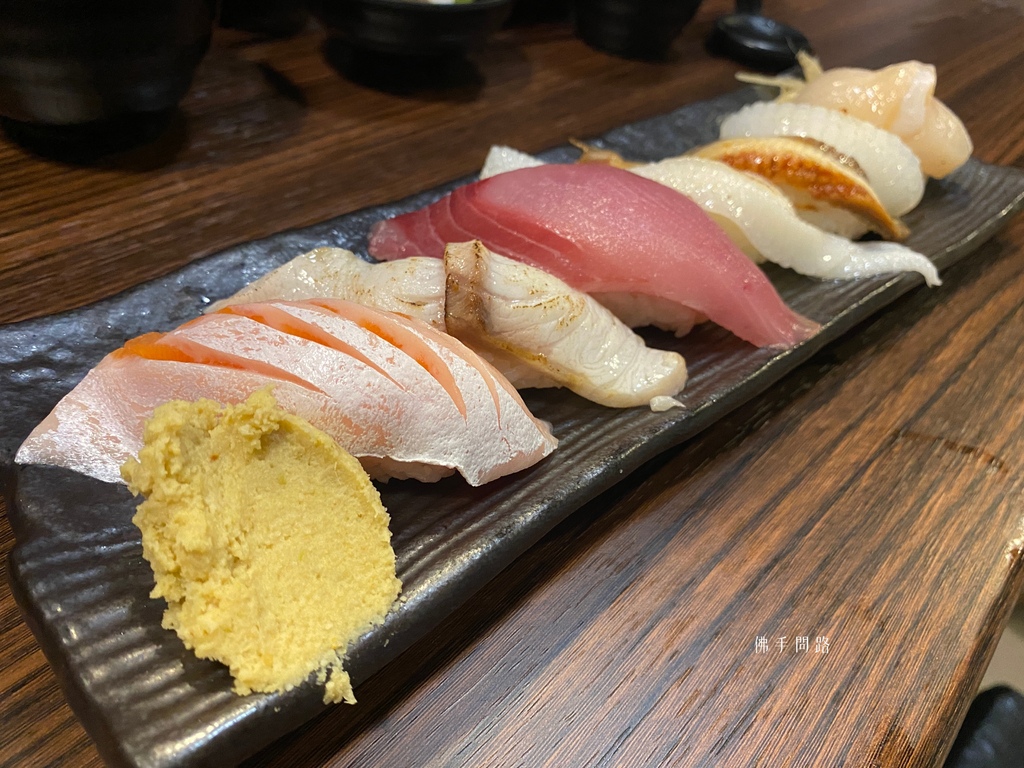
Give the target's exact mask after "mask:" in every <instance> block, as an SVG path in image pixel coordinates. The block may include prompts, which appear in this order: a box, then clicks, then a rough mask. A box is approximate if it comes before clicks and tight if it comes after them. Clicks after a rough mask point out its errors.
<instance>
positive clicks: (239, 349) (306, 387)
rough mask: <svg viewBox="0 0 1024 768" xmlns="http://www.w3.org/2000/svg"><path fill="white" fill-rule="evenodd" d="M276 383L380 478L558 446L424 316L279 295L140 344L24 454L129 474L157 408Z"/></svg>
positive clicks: (513, 463) (54, 415)
mask: <svg viewBox="0 0 1024 768" xmlns="http://www.w3.org/2000/svg"><path fill="white" fill-rule="evenodd" d="M268 386H270V387H272V388H273V391H274V396H275V398H276V399H277V401H278V403H279V404H280V405H281V407H282V408H284V409H285V410H286V411H288V412H290V413H294V414H295V415H297V416H301V417H303V418H305V419H306V420H308V421H309V422H310V423H311V424H313V425H314V426H315V427H317V428H319V429H321V430H323V431H324V432H326V433H327V434H329V435H330V436H331V437H333V438H334V439H335V440H336V441H337V442H338V444H339V445H340V446H341V447H342V448H344V449H346V450H347V451H348V452H349V453H351V454H353V455H354V456H356V457H357V458H358V459H360V461H361V462H362V463H363V466H364V467H365V468H366V469H367V471H368V472H369V473H370V474H371V475H373V476H374V477H376V478H377V479H388V478H391V477H398V478H404V477H412V478H416V479H420V480H425V481H429V480H436V479H438V478H439V477H442V476H444V475H446V474H451V472H452V471H453V470H457V471H458V472H459V473H461V474H462V475H463V477H465V478H466V480H467V482H469V483H470V484H471V485H481V484H483V483H486V482H488V481H490V480H493V479H495V478H498V477H501V476H503V475H506V474H509V473H512V472H517V471H519V470H521V469H525V468H526V467H529V466H531V465H532V464H534V463H536V462H537V461H539V460H540V459H541V458H543V457H544V456H546V455H547V454H549V453H550V452H551V451H552V450H554V448H555V446H556V441H555V439H554V437H552V435H551V433H550V431H549V430H548V428H547V426H545V425H544V424H543V423H542V422H540V421H538V420H537V419H535V418H534V417H533V416H532V415H531V414H530V412H529V411H528V410H527V408H526V406H525V405H524V404H523V402H522V400H521V399H520V398H519V395H518V393H517V392H516V391H515V390H514V389H513V388H512V387H511V386H510V385H509V384H508V382H506V381H505V380H504V379H503V378H502V376H501V375H500V374H498V373H497V372H496V371H494V369H493V368H492V367H491V366H490V365H488V364H487V363H486V362H485V361H484V360H482V359H480V358H479V357H478V356H477V355H476V354H474V353H473V352H471V351H470V350H468V349H467V348H466V347H465V346H464V345H462V344H461V343H459V342H458V341H456V340H455V339H453V338H451V337H450V336H447V335H446V334H443V333H439V332H437V331H436V330H434V329H433V328H431V327H430V326H428V325H426V324H425V323H422V322H419V321H416V320H412V319H409V318H404V317H402V316H400V315H396V314H392V313H387V312H380V311H377V310H373V309H369V308H367V307H362V306H360V305H358V304H354V303H352V302H346V301H337V300H316V301H307V302H279V301H275V302H268V303H262V304H245V305H236V306H232V307H228V308H226V309H223V310H221V311H219V312H216V313H213V314H210V315H205V316H203V317H200V318H198V319H196V320H193V321H191V322H189V323H186V324H184V325H182V326H180V327H179V328H177V329H175V330H173V331H171V332H169V333H166V334H147V335H146V336H142V337H140V338H138V339H133V340H131V341H129V342H128V343H126V344H125V346H124V347H123V348H122V349H120V350H117V351H115V352H113V353H111V354H109V355H107V357H105V358H104V359H103V360H102V361H101V362H100V363H99V365H97V366H96V367H95V368H94V369H92V370H91V371H90V372H89V373H88V374H87V375H86V377H85V379H83V380H82V382H81V383H80V384H79V385H78V386H77V387H75V389H73V390H72V391H71V392H70V393H69V394H68V395H67V396H66V397H64V399H62V400H61V401H60V402H59V403H58V404H57V406H56V407H55V408H54V410H53V412H51V413H50V415H49V416H47V417H46V419H44V420H43V422H42V423H41V424H40V425H39V426H38V427H36V429H35V430H33V432H32V433H31V434H30V435H29V437H28V438H27V439H26V440H25V442H24V443H23V444H22V446H21V448H20V449H19V451H18V454H17V457H16V460H17V461H18V462H19V463H23V464H25V463H41V464H55V465H58V466H63V467H67V468H69V469H73V470H75V471H77V472H81V473H83V474H86V475H90V476H92V477H96V478H99V479H100V480H104V481H106V482H118V481H120V472H119V468H120V466H121V465H122V464H123V463H124V462H125V461H126V460H127V459H128V458H129V457H131V456H134V455H135V454H136V453H137V451H138V450H139V448H140V447H141V445H142V437H143V424H144V422H145V420H146V419H147V418H149V417H150V416H151V415H152V413H153V410H154V409H155V408H156V407H157V406H158V405H160V404H162V403H164V402H167V401H170V400H190V401H191V400H197V399H199V398H201V397H205V398H208V399H212V400H216V401H218V402H221V403H224V404H227V403H239V402H243V401H244V400H245V399H246V398H248V397H249V395H251V394H252V393H253V392H255V391H256V390H258V389H261V388H264V387H268Z"/></svg>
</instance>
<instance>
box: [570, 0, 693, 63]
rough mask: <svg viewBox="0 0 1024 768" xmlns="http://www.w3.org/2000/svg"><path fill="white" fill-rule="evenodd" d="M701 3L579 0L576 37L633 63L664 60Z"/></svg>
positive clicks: (575, 7) (576, 11)
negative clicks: (634, 61) (639, 60)
mask: <svg viewBox="0 0 1024 768" xmlns="http://www.w3.org/2000/svg"><path fill="white" fill-rule="evenodd" d="M700 3H701V0H576V1H575V4H574V12H575V17H576V34H577V35H578V36H579V37H580V38H581V39H582V40H583V41H584V42H585V43H587V45H589V46H591V47H592V48H597V49H598V50H600V51H605V52H606V53H612V54H615V55H616V56H623V57H625V58H630V59H652V60H657V59H663V58H665V56H666V55H667V54H668V51H669V49H670V48H671V47H672V42H673V41H674V40H675V39H676V37H678V36H679V33H680V32H682V30H683V27H685V26H686V25H687V23H689V21H690V19H692V18H693V17H694V15H695V14H696V13H697V9H698V8H699V7H700Z"/></svg>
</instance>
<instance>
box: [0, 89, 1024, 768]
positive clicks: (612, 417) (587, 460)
mask: <svg viewBox="0 0 1024 768" xmlns="http://www.w3.org/2000/svg"><path fill="white" fill-rule="evenodd" d="M754 98H755V94H754V91H753V90H750V89H747V90H742V91H737V92H736V93H731V94H727V95H725V96H722V97H719V98H716V99H713V100H711V101H708V102H703V103H700V104H693V105H690V106H687V107H683V108H682V109H679V110H677V111H675V112H673V113H670V114H668V115H663V116H660V117H656V118H653V119H650V120H646V121H643V122H639V123H635V124H632V125H629V126H625V127H623V128H620V129H618V130H615V131H612V132H610V133H609V134H607V135H606V136H605V137H603V139H602V140H601V141H600V142H599V143H601V144H602V145H604V146H607V147H610V148H613V149H617V150H619V151H620V152H622V153H623V154H625V155H627V156H628V157H630V158H633V159H639V160H656V159H660V158H663V157H667V156H671V155H676V154H680V153H681V152H683V151H685V150H686V149H688V148H690V147H692V146H694V145H696V144H699V143H703V142H706V141H710V140H712V139H714V138H716V136H717V124H718V121H719V119H720V118H721V116H722V115H724V114H727V113H729V112H732V111H735V110H736V109H738V108H739V107H740V106H741V105H742V104H744V103H747V102H749V101H752V100H753V99H754ZM573 156H574V151H573V150H572V149H570V148H569V147H561V148H558V149H555V150H552V151H551V152H548V153H546V155H545V157H546V158H547V159H549V160H568V159H570V158H572V157H573ZM465 181H467V179H462V180H460V181H459V182H454V183H452V184H450V185H446V186H445V187H443V188H438V189H435V190H431V191H429V192H424V193H421V194H418V195H415V196H413V197H410V198H407V199H405V200H402V201H400V202H398V203H395V204H393V205H386V206H381V207H378V208H374V209H370V210H363V211H358V212H356V213H352V214H348V215H345V216H341V217H339V218H337V219H334V220H331V221H328V222H325V223H323V224H319V225H316V226H313V227H309V228H306V229H302V230H297V231H291V232H283V233H281V234H279V235H275V236H273V237H270V238H267V239H265V240H260V241H258V242H253V243H248V244H245V245H240V246H238V247H235V248H231V249H230V250H227V251H224V252H223V253H220V254H217V255H215V256H212V257H210V258H208V259H204V260H202V261H199V262H196V263H195V264H192V265H190V266H188V267H186V268H184V269H182V270H180V271H178V272H176V273H174V274H172V275H169V276H167V277H164V278H161V279H159V280H155V281H153V282H150V283H146V284H144V285H142V286H139V287H137V288H135V289H133V290H130V291H127V292H125V293H123V294H120V295H118V296H115V297H113V298H111V299H109V300H106V301H103V302H100V303H98V304H94V305H92V306H88V307H85V308H83V309H78V310H74V311H72V312H68V313H65V314H61V315H55V316H51V317H45V318H42V319H38V320H31V321H27V322H23V323H19V324H16V325H10V326H6V327H3V328H0V368H2V371H0V413H2V414H3V415H2V417H0V418H2V420H3V422H2V428H0V461H2V463H3V467H4V470H5V472H4V474H5V479H6V481H7V482H6V490H5V494H6V498H7V504H8V510H9V516H10V521H11V525H12V527H13V529H14V532H15V535H16V537H17V545H16V546H15V548H14V550H13V551H12V553H11V556H10V579H11V584H12V588H13V590H14V594H15V596H16V598H17V600H18V601H19V603H20V604H21V606H22V608H23V609H24V611H25V614H26V618H27V621H28V623H29V625H30V626H31V627H32V630H33V631H34V632H35V634H36V637H37V638H38V639H39V642H40V645H41V646H42V648H43V650H44V652H45V653H46V655H47V657H48V658H49V660H50V662H51V664H52V665H53V666H54V668H55V670H56V671H57V675H58V677H59V679H60V681H61V683H62V685H63V686H64V689H65V691H66V693H67V697H68V700H69V702H70V703H71V706H72V707H73V709H74V710H75V712H76V713H77V714H78V716H79V717H80V718H81V719H82V721H83V723H84V724H85V727H86V729H87V730H88V731H89V733H90V734H91V735H92V737H93V738H94V739H95V740H96V743H97V745H98V747H99V749H100V752H101V753H102V754H103V756H104V757H105V758H106V759H107V760H108V761H110V762H111V763H114V764H117V765H130V766H184V765H190V766H191V765H216V766H225V765H229V764H231V763H235V762H238V761H240V760H242V759H244V758H245V757H247V756H248V755H251V754H253V753H255V752H256V751H258V750H259V749H260V748H262V747H264V746H266V745H267V744H269V743H270V742H271V741H273V740H274V739H276V738H278V737H279V736H281V735H283V734H285V733H287V732H288V731H290V730H292V729H294V728H296V727H297V726H298V725H300V724H301V723H303V722H305V721H307V720H309V719H310V718H312V717H313V716H314V715H316V714H317V713H318V712H319V711H321V710H322V708H323V706H324V705H323V703H322V701H321V697H322V690H321V689H319V688H318V687H317V686H315V685H314V684H312V683H309V684H307V685H304V686H301V687H299V688H298V689H296V690H293V691H290V692H288V693H284V694H274V695H254V696H248V697H239V696H236V695H234V694H233V693H232V692H231V680H230V677H229V675H228V672H227V670H226V668H224V667H223V666H221V665H219V664H216V663H213V662H209V661H201V660H198V659H196V658H195V656H193V655H192V654H191V653H190V652H188V651H186V650H185V648H184V646H183V645H182V644H181V642H180V641H179V640H178V638H177V637H176V636H175V635H174V633H173V632H169V631H165V630H163V629H161V627H160V618H161V614H162V611H163V607H164V606H163V603H162V601H156V600H151V599H150V598H149V597H148V592H149V590H150V588H151V586H152V574H151V572H150V569H149V566H148V564H147V563H146V562H145V561H144V560H143V559H142V548H141V543H140V538H139V534H138V531H137V530H136V529H135V528H134V526H132V524H131V522H130V519H131V516H132V513H133V511H134V506H135V504H134V501H133V499H132V498H131V497H130V495H129V493H128V491H127V490H126V489H125V488H124V487H122V486H111V485H106V484H104V483H101V482H98V481H96V480H92V479H90V478H87V477H83V476H82V475H78V474H75V473H72V472H69V471H66V470H61V469H56V468H52V467H37V466H29V467H22V468H17V469H15V468H13V467H12V464H11V459H12V456H13V455H14V451H15V450H16V449H17V446H18V445H19V444H20V442H21V440H22V439H24V437H25V436H26V435H27V434H28V433H29V431H30V430H31V429H32V427H34V426H35V424H36V423H38V422H39V421H40V420H41V419H42V418H43V417H44V416H45V415H46V414H47V413H48V412H49V410H50V409H51V408H52V407H53V405H54V404H55V403H56V402H57V400H58V399H60V397H62V396H63V395H64V394H65V393H66V392H68V391H69V390H70V389H71V388H72V387H73V386H74V385H75V384H76V383H77V382H78V381H79V380H80V379H81V378H82V376H84V375H85V372H86V371H87V370H88V369H89V368H90V367H91V366H93V365H95V364H96V363H97V362H98V361H99V360H100V358H102V357H103V356H104V355H105V354H106V353H107V352H109V351H110V350H112V349H114V348H116V347H118V346H120V345H121V344H122V343H123V342H124V341H125V340H126V339H128V338H130V337H133V336H137V335H139V334H141V333H144V332H147V331H153V330H167V329H170V328H173V327H174V326H177V325H179V324H180V323H182V322H183V321H185V320H188V319H190V318H192V317H194V316H195V315H197V314H198V313H199V312H200V311H201V309H202V308H203V307H204V306H205V305H206V304H208V303H209V302H210V301H211V300H214V299H218V298H222V297H224V296H228V295H230V294H232V293H233V292H235V291H236V290H238V289H239V288H241V287H242V286H243V285H244V284H246V283H248V282H250V281H251V280H253V279H255V278H256V277H258V276H259V275H261V274H263V273H265V272H267V271H269V270H270V269H272V268H274V267H276V266H278V265H279V264H282V263H284V262H285V261H287V260H288V259H290V258H292V257H293V256H296V255H298V254H299V253H302V252H304V251H307V250H310V249H311V248H314V247H317V246H322V245H335V246H340V247H346V248H351V249H352V250H355V251H362V252H365V243H366V232H367V230H368V228H369V226H370V224H371V223H373V222H374V221H377V220H379V219H382V218H385V217H388V216H392V215H394V214H396V213H400V212H403V211H407V210H411V209H413V208H416V207H419V206H422V205H425V204H427V203H429V202H432V201H433V200H435V199H437V198H438V197H440V196H441V195H442V194H443V193H445V192H447V191H448V190H449V189H451V188H452V187H454V186H456V185H457V184H459V183H464V182H465ZM1022 200H1024V173H1021V172H1020V171H1017V170H1014V169H1011V168H998V167H993V166H988V165H984V164H982V163H979V162H977V161H974V160H972V161H970V162H969V163H968V164H967V165H966V166H964V167H963V168H962V169H960V170H959V171H958V172H956V173H955V174H954V175H953V176H951V177H950V178H947V179H944V180H942V181H938V182H934V181H933V182H930V183H929V186H928V189H927V192H926V195H925V198H924V200H923V202H922V203H921V205H920V206H919V207H918V208H917V209H916V210H915V211H913V212H912V213H911V214H910V215H908V216H907V217H906V222H907V224H908V225H909V226H910V228H911V231H912V232H913V235H912V236H911V238H910V240H909V243H908V244H909V245H910V246H912V247H914V248H915V249H917V250H919V251H921V252H923V253H925V254H927V255H929V256H931V257H932V258H933V259H934V261H935V262H936V264H937V265H938V266H939V267H940V269H941V268H945V267H948V266H949V265H950V264H952V263H954V262H956V261H957V260H959V259H961V258H963V257H964V256H965V255H966V254H968V253H970V252H971V251H973V250H974V249H976V248H977V247H978V246H979V245H980V244H981V243H983V242H984V241H985V240H986V239H987V238H989V237H991V236H992V235H993V234H994V233H995V232H996V230H997V229H998V228H999V227H1001V226H1002V225H1003V224H1005V222H1006V221H1007V220H1008V218H1009V217H1010V215H1011V214H1013V213H1014V212H1015V211H1016V210H1017V209H1018V208H1019V207H1020V206H1021V204H1022ZM768 273H769V276H770V277H771V279H772V281H773V282H774V283H775V285H776V287H777V288H778V289H779V292H780V293H781V294H782V296H783V298H784V299H785V300H786V301H787V302H788V303H789V304H790V305H791V306H792V307H793V308H794V309H796V310H797V311H799V312H802V313H803V314H805V315H808V316H810V317H812V318H814V319H815V320H818V321H819V322H820V323H821V324H822V328H821V332H820V333H819V334H818V335H816V336H815V337H814V338H812V339H810V340H808V341H806V342H804V343H803V344H801V345H800V346H798V347H796V348H794V349H790V350H787V351H785V352H778V351H777V350H757V349H754V348H753V347H751V346H749V345H747V344H745V343H743V342H740V341H738V340H737V339H735V338H734V337H732V336H730V335H729V334H728V333H726V332H724V331H722V330H721V329H718V328H713V327H711V326H709V325H705V326H702V327H700V328H699V329H698V330H696V331H695V332H694V333H692V334H691V335H690V336H688V337H686V338H685V339H681V340H679V339H674V338H671V337H669V336H668V335H662V334H654V335H652V336H651V340H652V341H653V343H654V344H655V345H656V346H662V347H665V348H671V349H676V350H678V351H679V352H681V353H682V354H683V355H684V356H685V357H686V359H687V361H688V363H689V369H690V381H689V383H688V385H687V389H686V392H685V393H684V395H683V397H682V398H681V399H682V400H683V401H684V403H685V405H686V408H685V410H683V409H673V410H670V411H667V412H665V413H652V412H650V411H649V410H647V409H644V408H634V409H628V410H610V409H607V408H602V407H600V406H597V405H594V404H592V403H588V402H585V401H584V400H582V399H580V398H578V397H576V396H574V395H572V394H569V393H567V392H565V391H560V390H559V391H556V390H542V391H535V392H527V393H526V395H527V396H526V401H527V404H528V405H529V406H530V408H531V409H532V410H533V412H534V413H535V414H536V415H537V416H539V417H540V418H543V419H547V420H548V421H550V422H551V423H552V425H553V430H554V433H555V435H556V436H557V437H558V438H559V440H560V445H559V448H558V450H557V451H556V452H555V453H554V454H553V455H552V456H550V457H549V458H547V459H546V460H545V461H543V462H541V463H540V464H539V465H537V466H535V467H533V468H531V469H529V470H526V471H524V472H521V473H519V474H517V475H515V476H512V477H507V478H503V479H502V480H499V481H497V482H494V483H491V484H489V485H487V486H484V487H482V488H470V487H469V486H467V485H466V484H465V483H464V482H462V481H461V480H459V479H457V478H450V479H448V480H444V481H442V482H440V483H436V484H434V485H422V484H418V483H414V482H411V481H408V482H392V483H391V484H389V485H388V486H386V487H385V488H384V489H383V497H384V502H385V504H386V506H387V508H388V509H389V511H390V513H391V516H392V518H391V519H392V530H393V533H394V539H393V541H394V546H395V551H396V553H397V556H398V575H399V577H400V578H401V580H402V582H403V584H404V591H403V599H402V600H401V601H400V603H398V604H397V605H396V607H395V608H394V610H393V611H392V612H391V613H390V614H389V616H388V617H387V620H386V621H385V623H384V624H383V625H382V626H381V627H379V628H377V629H375V630H373V631H372V632H370V633H368V634H366V635H365V636H364V637H362V638H360V639H359V640H358V641H357V642H356V643H355V644H354V645H353V646H352V647H351V648H350V649H349V656H348V662H347V666H348V668H349V670H350V671H351V674H352V678H353V681H355V683H356V684H357V687H356V692H357V694H358V683H359V682H360V681H362V680H365V679H366V678H367V677H369V676H370V675H371V674H372V673H374V672H375V671H377V670H379V669H380V668H382V667H383V666H384V665H386V664H387V663H388V662H389V661H391V660H392V659H394V658H395V657H396V656H397V655H398V654H399V653H400V652H401V651H403V650H404V649H406V648H408V647H409V646H410V645H411V644H412V643H413V642H414V641H416V640H417V639H419V638H421V637H422V636H424V635H425V634H426V633H427V632H428V631H430V630H431V629H432V628H433V627H435V626H437V625H438V623H439V622H440V621H441V620H442V619H443V618H444V617H446V616H447V615H448V614H449V613H451V612H452V611H454V610H456V609H457V608H458V607H459V606H460V605H461V604H462V603H463V602H465V601H466V600H467V599H468V598H469V596H470V595H472V594H473V593H474V592H475V591H476V590H477V589H479V587H480V586H481V585H483V584H484V583H486V582H487V581H488V580H490V579H492V578H494V577H495V576H496V575H497V574H498V573H499V572H500V571H501V570H502V569H503V568H505V567H506V566H508V565H509V564H510V563H511V562H512V561H513V560H514V559H515V558H516V557H518V556H519V555H521V554H522V553H523V552H525V551H526V550H527V549H528V548H529V547H531V546H532V545H533V544H534V543H535V542H536V541H537V540H538V539H539V538H540V537H541V536H543V535H544V534H545V533H546V532H547V531H549V530H550V529H551V528H552V527H554V526H555V525H556V524H557V523H558V522H559V521H561V520H563V519H564V518H565V517H567V516H568V515H569V514H570V513H571V512H573V511H574V510H576V509H577V508H579V507H580V506H581V505H582V504H584V503H585V502H586V501H588V500H589V499H592V498H594V497H595V496H597V495H598V494H600V493H601V492H602V491H604V490H605V489H607V488H609V487H611V486H612V485H613V484H615V483H616V482H618V481H619V480H620V479H621V478H622V477H624V476H625V475H626V474H627V473H629V472H631V471H633V470H634V469H636V468H637V467H638V466H639V465H640V464H641V463H643V462H644V461H646V460H648V459H650V458H652V457H653V456H655V455H657V454H658V453H659V452H661V451H663V450H665V449H666V448H668V447H670V446H673V445H676V444H678V443H681V442H682V441H684V440H686V439H687V438H689V437H692V436H693V435H695V434H696V433H697V432H699V431H700V430H702V429H704V428H705V427H707V426H708V425H709V424H712V423H714V422H715V421H716V420H718V419H720V418H721V417H722V416H723V415H725V414H726V413H728V412H729V411H731V410H732V409H734V408H736V407H737V406H739V405H740V404H741V403H743V402H744V401H746V400H748V399H750V398H751V397H753V396H754V395H756V394H758V393H760V392H762V391H763V390H765V389H766V388H767V387H769V386H770V385H771V384H772V383H773V382H775V381H777V380H778V379H779V378H780V377H781V376H783V375H784V374H785V373H786V372H788V371H790V370H792V369H793V368H795V367H796V366H797V365H798V364H800V363H801V362H803V361H804V360H806V359H807V358H808V357H810V356H811V355H812V354H813V353H814V352H815V351H817V350H819V349H820V348H821V347H823V346H824V345H825V344H827V343H828V342H830V341H832V340H833V339H835V338H837V337H838V336H840V335H841V334H843V333H844V332H845V331H847V330H848V329H850V328H851V327H853V326H854V325H855V324H856V323H859V322H861V321H862V320H864V319H865V318H867V317H869V316H870V315H871V314H873V313H874V312H876V311H877V310H878V309H880V308H881V307H883V306H885V305H886V304H889V303H890V302H892V301H894V300H895V299H896V298H897V297H899V296H900V295H901V294H903V293H905V292H906V291H908V290H910V289H911V288H913V287H915V286H918V285H920V284H921V279H920V278H919V277H918V276H917V275H901V276H896V277H880V278H873V279H866V280H857V281H852V282H846V283H840V282H822V281H817V280H811V279H808V278H804V277H801V276H799V275H796V274H795V273H792V272H789V271H787V270H783V269H774V268H769V270H768Z"/></svg>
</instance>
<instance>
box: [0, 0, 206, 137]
mask: <svg viewBox="0 0 1024 768" xmlns="http://www.w3.org/2000/svg"><path fill="white" fill-rule="evenodd" d="M213 15H214V0H145V1H144V2H139V1H138V0H0V116H2V117H3V118H4V127H5V128H6V129H7V131H8V133H9V134H10V135H13V136H15V137H16V138H21V139H31V140H33V141H34V140H36V139H38V140H40V141H42V142H43V143H46V142H57V143H61V142H66V143H68V144H76V143H80V142H84V143H87V144H88V143H90V142H92V143H97V142H99V143H104V142H111V141H113V142H114V143H117V141H119V140H122V139H130V138H131V136H130V135H120V134H124V133H125V132H126V131H127V134H131V133H132V132H133V131H134V130H136V129H141V128H145V127H146V126H150V125H151V124H153V123H154V122H156V123H159V122H160V121H161V120H162V119H163V118H164V117H165V116H167V115H169V113H170V112H171V111H172V110H173V109H174V108H175V107H176V106H177V104H178V102H179V101H180V100H181V98H182V96H184V95H185V92H186V91H187V90H188V88H189V85H190V84H191V82H192V76H193V74H194V72H195V68H196V65H197V64H198V63H199V61H200V60H201V59H202V57H203V55H204V54H205V53H206V49H207V48H208V47H209V43H210V31H211V28H212V26H213Z"/></svg>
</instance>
